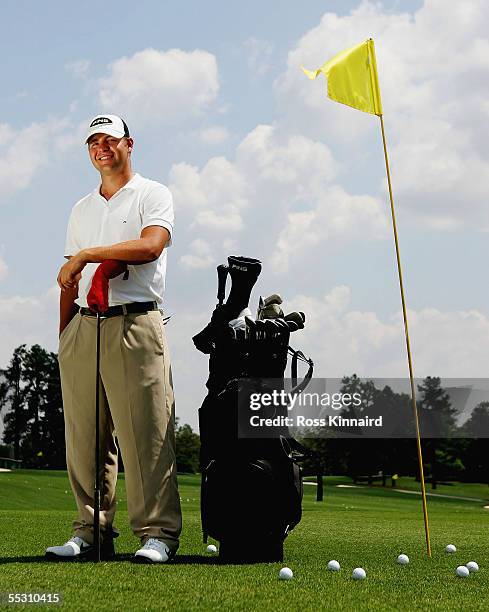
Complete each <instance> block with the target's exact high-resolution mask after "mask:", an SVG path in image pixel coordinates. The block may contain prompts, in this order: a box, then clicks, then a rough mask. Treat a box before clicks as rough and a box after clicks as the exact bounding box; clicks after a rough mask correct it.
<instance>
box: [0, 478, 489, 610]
mask: <svg viewBox="0 0 489 612" xmlns="http://www.w3.org/2000/svg"><path fill="white" fill-rule="evenodd" d="M179 482H180V494H181V498H182V507H183V514H184V529H183V533H182V539H181V546H180V550H179V555H178V556H177V558H176V560H175V561H174V562H173V563H172V564H170V565H165V566H147V565H134V564H131V563H130V562H129V559H130V557H131V555H132V554H133V552H134V550H135V549H136V548H137V544H138V541H137V540H136V538H134V536H132V534H131V533H130V530H129V526H128V520H127V512H126V504H125V492H124V483H123V478H122V479H121V481H120V483H119V496H120V498H119V499H120V503H119V508H118V515H117V527H118V528H119V529H120V530H121V536H120V538H119V539H118V541H117V545H118V546H117V552H118V555H119V556H118V558H117V560H116V561H111V562H107V563H101V564H100V565H95V564H93V563H87V562H80V563H55V562H48V561H44V559H43V557H42V555H43V552H44V549H45V548H46V547H47V546H50V545H52V544H55V543H62V542H63V541H64V540H65V539H67V538H68V537H69V531H70V527H69V526H70V523H71V521H72V519H73V517H74V504H73V500H72V497H71V492H70V489H69V485H68V480H67V477H66V474H65V473H64V472H38V471H27V470H22V471H18V472H12V473H4V474H0V533H1V534H2V538H1V554H0V565H1V567H0V592H7V591H9V592H12V591H20V592H61V593H62V596H63V606H62V607H63V608H64V609H70V610H93V609H95V610H97V612H98V611H105V610H108V611H109V610H110V611H112V610H114V611H115V610H124V611H126V610H166V609H172V610H287V611H293V610H297V611H299V610H300V611H301V612H302V611H305V610H389V611H391V610H428V609H429V610H430V611H436V610H444V611H445V610H483V609H487V605H488V604H487V592H488V586H489V579H488V577H489V570H488V568H489V547H488V533H489V511H488V510H484V509H483V508H482V506H483V503H480V502H472V501H461V500H453V499H444V498H432V499H430V500H429V513H430V527H431V536H432V546H433V557H432V558H431V559H429V558H427V556H426V552H425V544H424V530H423V521H422V514H421V501H420V499H419V497H418V496H415V495H407V494H401V493H397V492H395V491H393V490H392V489H390V487H386V488H385V489H384V488H383V487H381V486H380V487H379V486H374V487H360V488H338V487H336V486H335V485H336V484H341V483H344V484H348V483H350V482H351V481H349V480H348V479H344V478H333V477H328V478H326V479H325V497H324V502H322V503H318V502H316V501H315V494H316V489H315V487H314V486H311V485H307V486H305V487H304V488H305V499H304V516H303V520H302V522H301V523H300V525H299V526H298V527H297V528H296V529H295V531H294V532H293V533H292V534H291V535H290V537H289V538H288V539H287V540H286V552H285V562H284V563H283V564H280V563H272V564H256V565H244V566H233V565H229V566H221V565H217V564H216V562H215V561H216V560H215V558H214V557H212V556H209V555H207V554H206V553H205V546H204V545H203V544H202V540H201V532H200V511H199V477H198V476H181V477H180V478H179ZM399 487H400V488H406V489H410V488H417V487H419V485H416V484H415V483H413V482H412V481H410V480H408V479H402V481H401V482H400V483H399ZM488 488H489V487H487V486H485V485H463V484H457V485H453V487H449V486H443V487H440V488H439V490H437V491H436V492H438V493H442V494H448V495H451V494H453V495H460V496H463V497H479V498H487V497H488V495H487V489H488ZM249 542H250V546H259V542H256V541H254V540H253V536H252V535H250V538H249ZM448 543H453V544H456V545H457V548H458V552H457V553H456V554H455V555H447V554H446V553H445V552H444V547H445V545H446V544H448ZM401 552H404V553H406V554H408V555H409V557H410V559H411V563H410V564H409V565H408V566H406V567H401V566H398V565H397V563H396V562H395V561H396V557H397V555H398V554H399V553H401ZM333 558H334V559H337V560H338V561H339V562H340V563H341V567H342V569H341V571H340V572H339V573H337V574H333V573H329V572H327V571H326V569H325V568H326V564H327V562H328V561H329V560H330V559H333ZM469 560H476V561H477V562H478V563H479V565H480V568H481V569H480V571H479V572H478V573H476V574H472V575H471V576H470V577H469V578H467V579H460V578H457V577H456V576H455V573H454V571H455V567H456V566H457V565H460V564H465V563H466V562H467V561H469ZM282 565H287V566H289V567H291V568H292V569H293V571H294V579H293V580H292V581H290V582H282V581H279V580H278V571H279V569H280V567H281V566H282ZM358 566H360V567H363V568H364V569H365V570H366V572H367V579H366V580H364V581H363V582H355V581H353V580H352V578H351V572H352V569H353V568H354V567H358ZM37 607H39V606H37ZM16 609H20V608H19V607H16Z"/></svg>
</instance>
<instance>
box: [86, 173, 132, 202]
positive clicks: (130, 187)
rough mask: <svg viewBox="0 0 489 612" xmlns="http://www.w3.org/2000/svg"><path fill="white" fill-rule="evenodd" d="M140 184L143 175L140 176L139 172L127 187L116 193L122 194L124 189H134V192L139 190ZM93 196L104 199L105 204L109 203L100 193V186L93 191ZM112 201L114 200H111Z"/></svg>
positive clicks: (124, 186)
mask: <svg viewBox="0 0 489 612" xmlns="http://www.w3.org/2000/svg"><path fill="white" fill-rule="evenodd" d="M140 182H141V175H140V174H139V173H138V172H135V173H134V176H133V177H132V179H131V180H129V181H128V182H127V183H126V184H125V185H123V186H122V187H121V188H120V189H119V191H117V192H116V193H120V192H121V191H123V190H124V189H133V190H134V189H137V187H138V185H139V183H140ZM93 194H94V195H95V196H98V197H99V198H102V200H104V201H105V202H106V201H107V200H106V199H105V198H104V197H103V195H101V193H100V185H99V186H98V187H96V188H95V189H94V190H93ZM114 195H115V194H114ZM112 197H114V196H112ZM111 199H112V198H111Z"/></svg>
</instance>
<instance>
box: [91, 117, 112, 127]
mask: <svg viewBox="0 0 489 612" xmlns="http://www.w3.org/2000/svg"><path fill="white" fill-rule="evenodd" d="M107 123H113V121H112V119H109V118H108V117H97V118H96V119H94V120H93V121H92V123H91V124H90V127H95V126H96V125H105V124H107Z"/></svg>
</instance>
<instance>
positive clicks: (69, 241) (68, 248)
mask: <svg viewBox="0 0 489 612" xmlns="http://www.w3.org/2000/svg"><path fill="white" fill-rule="evenodd" d="M79 251H81V246H80V241H79V238H78V236H77V224H76V219H75V211H74V210H72V211H71V215H70V219H69V221H68V229H67V230H66V243H65V255H64V256H65V257H73V256H74V255H76V254H77V253H78V252H79Z"/></svg>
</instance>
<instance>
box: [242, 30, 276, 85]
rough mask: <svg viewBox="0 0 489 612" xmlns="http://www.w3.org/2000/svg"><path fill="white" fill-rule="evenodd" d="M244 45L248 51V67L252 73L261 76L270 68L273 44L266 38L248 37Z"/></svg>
mask: <svg viewBox="0 0 489 612" xmlns="http://www.w3.org/2000/svg"><path fill="white" fill-rule="evenodd" d="M244 47H245V49H246V51H247V53H248V68H249V70H250V72H251V73H252V74H253V75H256V76H263V75H265V74H267V72H270V70H271V68H272V63H271V58H272V54H273V45H272V44H271V43H269V42H268V41H266V40H258V39H257V38H253V37H252V38H248V40H246V41H245V43H244Z"/></svg>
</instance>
